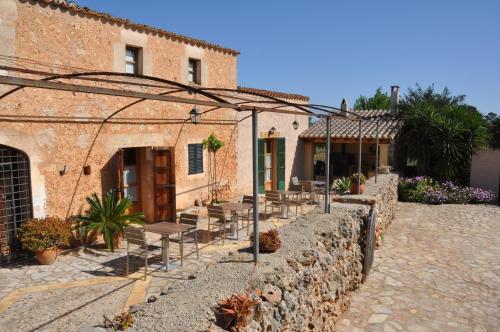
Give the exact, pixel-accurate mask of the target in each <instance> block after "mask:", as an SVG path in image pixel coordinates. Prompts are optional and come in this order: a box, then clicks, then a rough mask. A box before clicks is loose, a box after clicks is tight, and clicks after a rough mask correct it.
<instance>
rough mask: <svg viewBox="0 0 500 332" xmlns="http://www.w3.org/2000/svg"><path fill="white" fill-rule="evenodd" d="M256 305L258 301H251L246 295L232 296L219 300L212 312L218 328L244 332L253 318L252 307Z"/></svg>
mask: <svg viewBox="0 0 500 332" xmlns="http://www.w3.org/2000/svg"><path fill="white" fill-rule="evenodd" d="M258 303H259V301H257V300H254V299H252V298H251V297H250V295H248V293H244V294H233V295H231V296H230V297H229V298H227V299H223V300H220V301H219V302H218V303H217V305H216V306H214V307H213V308H212V310H213V311H214V313H215V317H216V323H217V325H218V326H220V327H222V328H223V329H225V330H229V331H234V332H239V331H246V327H247V325H248V323H249V321H251V319H252V318H253V315H254V307H255V306H256V305H257V304H258Z"/></svg>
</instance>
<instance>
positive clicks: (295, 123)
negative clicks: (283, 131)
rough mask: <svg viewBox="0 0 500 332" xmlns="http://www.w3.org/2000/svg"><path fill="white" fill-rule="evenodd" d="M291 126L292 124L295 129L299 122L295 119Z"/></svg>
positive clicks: (297, 127)
mask: <svg viewBox="0 0 500 332" xmlns="http://www.w3.org/2000/svg"><path fill="white" fill-rule="evenodd" d="M292 126H293V129H295V130H297V129H299V122H298V121H297V120H295V121H293V123H292Z"/></svg>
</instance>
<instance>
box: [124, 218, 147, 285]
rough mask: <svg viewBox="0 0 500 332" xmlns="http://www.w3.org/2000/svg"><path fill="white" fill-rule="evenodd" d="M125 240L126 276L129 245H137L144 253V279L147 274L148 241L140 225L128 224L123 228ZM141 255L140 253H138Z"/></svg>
mask: <svg viewBox="0 0 500 332" xmlns="http://www.w3.org/2000/svg"><path fill="white" fill-rule="evenodd" d="M124 234H125V240H126V241H127V276H128V275H129V260H130V259H129V256H130V245H131V244H134V245H137V246H139V250H140V251H142V254H144V280H146V276H147V274H148V243H147V241H146V236H145V234H144V229H143V228H142V227H132V226H128V227H125V229H124ZM139 255H141V254H139Z"/></svg>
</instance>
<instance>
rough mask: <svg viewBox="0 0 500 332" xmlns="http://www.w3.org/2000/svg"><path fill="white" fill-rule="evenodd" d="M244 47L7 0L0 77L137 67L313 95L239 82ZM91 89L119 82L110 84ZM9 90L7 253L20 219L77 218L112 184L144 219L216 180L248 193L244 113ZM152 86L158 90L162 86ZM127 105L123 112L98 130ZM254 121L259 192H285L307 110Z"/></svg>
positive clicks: (1, 146)
mask: <svg viewBox="0 0 500 332" xmlns="http://www.w3.org/2000/svg"><path fill="white" fill-rule="evenodd" d="M238 54H239V52H238V51H235V50H232V49H229V48H225V47H222V46H219V45H215V44H212V43H208V42H206V41H202V40H198V39H194V38H190V37H186V36H182V35H178V34H174V33H171V32H168V31H164V30H161V29H158V28H154V27H150V26H146V25H141V24H136V23H133V22H130V21H128V20H125V19H121V18H117V17H113V16H111V15H109V14H105V13H99V12H96V11H93V10H90V9H88V8H81V7H78V6H76V5H74V4H70V3H67V2H66V1H61V0H37V1H35V0H29V1H28V0H2V1H1V2H0V66H2V68H1V71H0V75H9V76H16V75H19V72H17V71H15V70H12V69H9V68H24V69H25V70H26V71H25V72H24V74H25V75H29V74H30V70H36V71H37V73H40V72H44V73H46V75H47V76H50V75H55V74H60V73H65V74H71V73H75V72H89V71H96V72H99V71H103V72H116V73H132V74H140V75H146V76H151V77H155V78H160V79H165V80H170V81H174V82H179V83H181V84H183V85H186V86H193V87H198V88H205V87H210V88H214V89H221V90H223V89H232V90H236V89H238V90H239V91H241V92H244V93H248V94H249V95H251V94H253V96H254V98H255V100H259V98H262V96H268V97H274V98H280V99H283V100H288V101H290V102H294V103H300V104H304V105H307V104H308V102H309V98H308V97H306V96H301V95H295V94H287V93H281V92H273V91H267V90H261V89H252V88H243V87H238V69H237V56H238ZM92 84H96V85H97V84H100V86H104V87H105V86H107V87H112V86H113V84H115V85H116V83H113V82H109V81H105V80H102V81H100V82H98V83H95V82H94V83H92ZM137 85H138V86H139V85H140V84H139V81H138V82H137ZM139 87H140V88H143V89H146V87H143V86H139ZM13 89H15V87H13V86H9V85H2V84H0V122H1V126H0V244H1V246H2V248H1V249H0V250H1V252H2V253H7V252H8V251H9V250H10V249H9V248H10V246H11V245H12V244H13V243H14V242H15V241H14V239H15V236H16V232H17V230H18V228H19V227H20V225H21V223H22V222H24V221H25V220H27V219H29V218H32V217H35V218H38V217H44V216H47V215H55V216H60V217H66V216H69V215H71V214H74V213H76V212H78V211H79V209H81V208H84V204H85V200H84V199H85V197H87V196H88V195H90V194H91V193H93V192H97V193H98V194H99V195H101V194H103V193H106V192H108V191H109V190H114V191H115V192H117V193H119V194H120V195H125V196H128V197H130V198H131V200H132V201H133V203H134V205H133V209H134V210H141V211H143V212H144V213H145V215H146V218H147V221H148V222H156V221H161V220H173V218H174V217H175V215H176V212H177V211H179V210H182V209H186V208H188V207H190V206H193V204H195V201H203V200H206V199H207V197H208V194H209V188H210V186H211V183H212V182H214V181H216V182H218V183H219V189H220V191H221V193H222V194H223V195H227V196H230V195H234V196H235V195H241V194H250V193H251V190H252V176H251V168H252V164H251V156H252V154H251V119H246V120H245V119H244V118H245V117H247V116H248V112H247V113H246V114H245V113H238V112H235V111H234V110H232V109H219V110H217V111H214V112H208V111H207V109H208V107H203V106H202V107H200V108H201V110H202V111H207V112H206V113H203V117H202V120H201V122H200V123H199V124H194V123H192V122H190V121H186V119H189V118H190V111H191V110H192V109H193V106H192V105H186V104H179V103H162V102H160V101H155V100H146V101H142V102H140V103H139V102H138V103H137V104H136V105H132V106H130V105H129V104H130V101H131V100H130V99H126V98H121V97H117V96H103V95H94V94H90V93H77V92H67V91H58V90H47V89H39V88H32V87H28V88H22V89H17V90H15V91H12V90H13ZM148 89H153V90H154V89H156V90H155V91H157V93H160V92H161V89H160V87H155V86H150V87H148ZM183 93H184V94H185V95H187V93H185V92H183ZM259 96H260V97H259ZM191 97H193V95H192V94H191ZM194 98H203V96H200V95H198V96H197V95H196V94H195V95H194ZM121 108H127V109H126V112H122V113H120V114H119V115H118V116H116V117H114V118H113V119H112V120H110V121H108V122H106V124H105V125H104V126H102V128H100V127H101V123H102V122H103V119H104V118H106V117H108V116H110V115H111V114H113V112H116V111H117V110H119V109H121ZM258 121H259V123H258V125H259V135H260V138H261V139H260V141H259V142H260V143H259V167H260V171H261V174H262V177H260V180H261V181H260V182H261V183H260V188H261V190H264V189H268V190H271V189H284V188H285V187H286V186H287V184H288V183H289V181H290V177H291V176H292V175H294V176H299V177H302V176H303V175H304V163H303V162H302V161H301V160H300V158H297V155H300V154H301V153H302V152H301V151H302V149H303V145H304V144H303V142H302V141H300V140H299V134H300V133H302V132H303V131H304V130H306V129H307V127H308V116H307V115H306V114H305V113H304V115H297V114H294V115H292V114H284V113H267V114H262V115H261V116H259V120H258ZM212 133H213V134H215V135H216V136H217V137H218V138H219V139H220V140H221V141H223V142H224V145H223V147H222V148H221V150H220V151H218V152H217V154H216V157H215V158H216V161H215V162H216V170H217V173H216V174H215V175H214V174H213V171H214V166H213V165H214V161H213V160H211V156H210V155H209V152H208V151H207V150H206V149H203V147H202V144H201V143H202V141H203V140H204V139H206V138H207V137H208V136H209V135H210V134H212ZM96 137H97V138H96ZM94 139H95V140H94ZM91 147H92V150H91V153H90V154H89V153H88V152H89V149H90V148H91ZM298 160H299V161H298ZM264 175H265V176H264Z"/></svg>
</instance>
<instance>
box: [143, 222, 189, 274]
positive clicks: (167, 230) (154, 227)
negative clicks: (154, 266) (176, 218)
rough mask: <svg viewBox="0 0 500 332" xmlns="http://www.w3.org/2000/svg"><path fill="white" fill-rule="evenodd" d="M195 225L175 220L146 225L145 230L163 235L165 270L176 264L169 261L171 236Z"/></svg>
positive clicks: (162, 245) (162, 250)
mask: <svg viewBox="0 0 500 332" xmlns="http://www.w3.org/2000/svg"><path fill="white" fill-rule="evenodd" d="M195 227H196V226H194V225H185V224H176V223H173V222H166V221H163V222H158V223H154V224H148V225H144V231H145V232H150V233H155V234H160V235H161V257H162V261H163V264H165V271H168V269H169V268H175V267H176V266H175V265H173V264H170V262H169V244H170V243H169V236H170V235H172V234H176V233H184V232H187V231H189V230H192V229H194V228H195Z"/></svg>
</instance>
